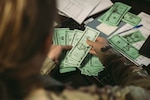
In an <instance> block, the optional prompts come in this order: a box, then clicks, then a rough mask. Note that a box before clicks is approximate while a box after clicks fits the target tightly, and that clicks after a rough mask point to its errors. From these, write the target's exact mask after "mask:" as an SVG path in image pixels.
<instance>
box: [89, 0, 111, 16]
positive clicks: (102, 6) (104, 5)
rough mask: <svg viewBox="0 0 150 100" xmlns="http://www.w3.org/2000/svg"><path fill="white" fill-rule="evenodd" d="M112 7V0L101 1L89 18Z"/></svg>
mask: <svg viewBox="0 0 150 100" xmlns="http://www.w3.org/2000/svg"><path fill="white" fill-rule="evenodd" d="M112 5H113V3H112V1H110V0H101V2H100V3H99V5H98V6H97V7H96V8H95V9H94V10H93V11H92V12H91V13H90V15H89V16H92V15H94V14H96V13H98V12H101V11H104V10H106V9H108V8H110V7H111V6H112Z"/></svg>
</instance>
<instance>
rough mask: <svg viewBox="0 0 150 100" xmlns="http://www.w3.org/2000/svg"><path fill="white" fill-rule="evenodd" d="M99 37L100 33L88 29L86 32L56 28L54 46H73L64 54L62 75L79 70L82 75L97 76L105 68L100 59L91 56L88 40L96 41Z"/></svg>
mask: <svg viewBox="0 0 150 100" xmlns="http://www.w3.org/2000/svg"><path fill="white" fill-rule="evenodd" d="M98 36H99V31H97V30H94V29H92V28H90V27H86V29H85V30H84V31H81V30H78V29H74V30H70V29H69V28H55V30H54V35H53V44H55V45H72V46H73V48H72V49H71V50H70V51H67V52H64V53H63V54H62V58H61V62H60V65H59V71H60V73H66V72H70V71H75V70H76V68H78V69H79V70H80V71H81V74H84V75H88V76H97V75H98V73H99V72H100V71H102V70H103V69H104V66H103V65H102V64H101V62H100V61H99V59H98V57H96V56H94V55H91V54H89V51H90V49H91V47H90V46H89V45H88V44H87V43H86V40H87V39H89V40H91V41H95V40H96V38H97V37H98Z"/></svg>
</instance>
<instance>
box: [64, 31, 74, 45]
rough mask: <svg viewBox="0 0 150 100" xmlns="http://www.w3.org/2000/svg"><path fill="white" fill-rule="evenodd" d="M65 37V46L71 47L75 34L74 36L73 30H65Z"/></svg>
mask: <svg viewBox="0 0 150 100" xmlns="http://www.w3.org/2000/svg"><path fill="white" fill-rule="evenodd" d="M66 33H67V34H66V35H67V40H66V41H67V44H66V45H72V43H71V42H72V40H73V39H74V36H75V34H74V30H67V31H66Z"/></svg>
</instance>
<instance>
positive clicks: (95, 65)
mask: <svg viewBox="0 0 150 100" xmlns="http://www.w3.org/2000/svg"><path fill="white" fill-rule="evenodd" d="M79 69H80V70H81V74H84V75H87V76H98V73H99V72H101V71H102V70H104V66H103V65H102V63H101V62H100V61H99V58H98V57H96V56H94V55H91V54H88V55H87V57H86V58H85V60H84V61H83V63H82V64H81V67H79Z"/></svg>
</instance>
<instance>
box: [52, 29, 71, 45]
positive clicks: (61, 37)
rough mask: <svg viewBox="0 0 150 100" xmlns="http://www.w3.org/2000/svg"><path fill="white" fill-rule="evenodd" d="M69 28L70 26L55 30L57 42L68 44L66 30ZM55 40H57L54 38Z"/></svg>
mask: <svg viewBox="0 0 150 100" xmlns="http://www.w3.org/2000/svg"><path fill="white" fill-rule="evenodd" d="M67 30H69V29H68V28H55V30H54V34H55V35H54V36H55V37H54V38H57V42H55V43H57V44H59V45H66V44H67V43H66V38H67V36H66V31H67ZM54 41H55V40H54Z"/></svg>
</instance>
